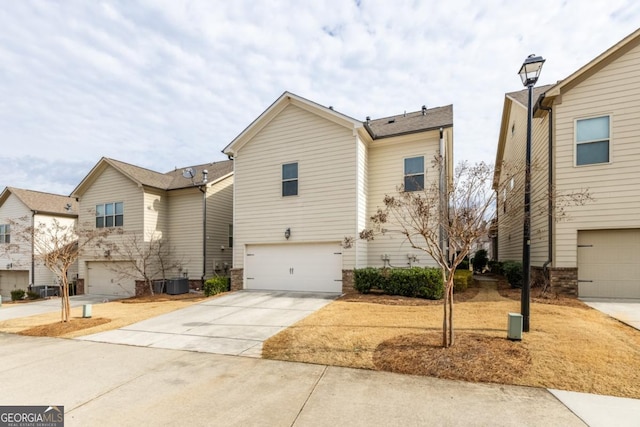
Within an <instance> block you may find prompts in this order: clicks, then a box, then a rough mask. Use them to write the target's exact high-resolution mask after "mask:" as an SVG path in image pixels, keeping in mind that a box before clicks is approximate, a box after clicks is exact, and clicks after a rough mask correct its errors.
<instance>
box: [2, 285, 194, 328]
mask: <svg viewBox="0 0 640 427" xmlns="http://www.w3.org/2000/svg"><path fill="white" fill-rule="evenodd" d="M204 299H205V297H203V296H202V295H198V294H183V295H165V294H163V295H155V296H153V297H151V296H147V297H139V298H129V299H125V300H118V301H112V302H107V303H104V304H93V306H92V310H91V314H92V317H91V318H89V319H84V318H82V307H75V308H72V309H71V317H72V319H71V321H70V322H67V323H62V322H60V311H55V312H51V313H44V314H38V315H35V316H29V317H23V318H19V319H11V320H5V321H3V322H0V332H9V333H16V334H22V335H31V336H48V337H62V338H75V337H79V336H83V335H89V334H95V333H98V332H104V331H109V330H111V329H117V328H121V327H123V326H127V325H130V324H132V323H135V322H139V321H141V320H144V319H148V318H150V317H154V316H158V315H160V314H164V313H168V312H170V311H174V310H178V309H180V308H184V307H187V306H189V305H191V304H195V303H196V302H199V301H202V300H204Z"/></svg>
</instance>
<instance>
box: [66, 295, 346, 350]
mask: <svg viewBox="0 0 640 427" xmlns="http://www.w3.org/2000/svg"><path fill="white" fill-rule="evenodd" d="M337 297H338V295H337V294H322V293H301V292H276V291H273V292H257V291H239V292H235V293H233V294H229V295H224V296H221V297H218V298H213V299H209V300H207V301H204V302H202V303H199V304H195V305H192V306H189V307H187V308H183V309H180V310H176V311H173V312H171V313H167V314H163V315H161V316H158V317H154V318H151V319H147V320H143V321H142V322H138V323H134V324H132V325H129V326H126V327H124V328H120V329H116V330H113V331H108V332H101V333H97V334H93V335H87V336H84V337H81V338H78V339H81V340H85V341H97V342H106V343H115V344H128V345H135V346H142V347H154V348H165V349H174V350H191V351H199V352H205V353H217V354H227V355H236V356H240V355H241V356H251V357H261V354H262V342H263V341H264V340H266V339H267V338H269V337H271V336H273V335H275V334H277V333H278V332H280V331H281V330H283V329H285V328H287V327H288V326H290V325H292V324H294V323H295V322H297V321H299V320H301V319H304V318H305V317H307V316H308V315H310V314H311V313H313V312H314V311H316V310H318V309H320V308H322V307H324V306H325V305H327V304H329V303H330V302H331V301H333V300H334V299H335V298H337Z"/></svg>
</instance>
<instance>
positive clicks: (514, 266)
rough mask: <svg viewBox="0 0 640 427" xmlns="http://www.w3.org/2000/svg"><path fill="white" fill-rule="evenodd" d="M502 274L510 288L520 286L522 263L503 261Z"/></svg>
mask: <svg viewBox="0 0 640 427" xmlns="http://www.w3.org/2000/svg"><path fill="white" fill-rule="evenodd" d="M502 270H503V271H504V276H505V277H506V278H507V281H508V282H509V284H510V285H511V287H512V288H522V280H523V273H522V263H521V262H518V261H505V262H504V263H503V264H502Z"/></svg>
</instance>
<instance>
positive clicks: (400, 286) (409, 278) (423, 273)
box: [383, 267, 444, 299]
mask: <svg viewBox="0 0 640 427" xmlns="http://www.w3.org/2000/svg"><path fill="white" fill-rule="evenodd" d="M383 286H384V287H383V291H384V292H385V293H387V294H391V295H402V296H407V297H418V298H426V299H440V298H442V296H443V295H444V283H443V282H442V273H441V271H440V270H439V269H437V268H421V267H413V268H394V269H392V270H390V272H389V280H386V281H384V282H383Z"/></svg>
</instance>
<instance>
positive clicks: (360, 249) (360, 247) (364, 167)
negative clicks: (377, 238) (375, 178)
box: [345, 139, 369, 268]
mask: <svg viewBox="0 0 640 427" xmlns="http://www.w3.org/2000/svg"><path fill="white" fill-rule="evenodd" d="M356 167H357V169H358V219H357V227H356V230H354V234H353V236H352V237H354V238H355V239H356V240H355V243H354V244H355V250H356V265H355V266H356V267H357V268H363V267H367V266H368V257H367V253H368V245H367V242H365V241H363V240H360V239H358V238H357V237H358V233H359V232H360V230H364V229H365V228H366V227H367V218H368V215H367V214H368V208H369V206H368V201H369V197H368V194H369V151H368V148H367V145H366V143H365V142H364V141H362V140H360V139H359V140H358V161H357V165H356ZM346 252H347V250H345V253H346Z"/></svg>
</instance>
